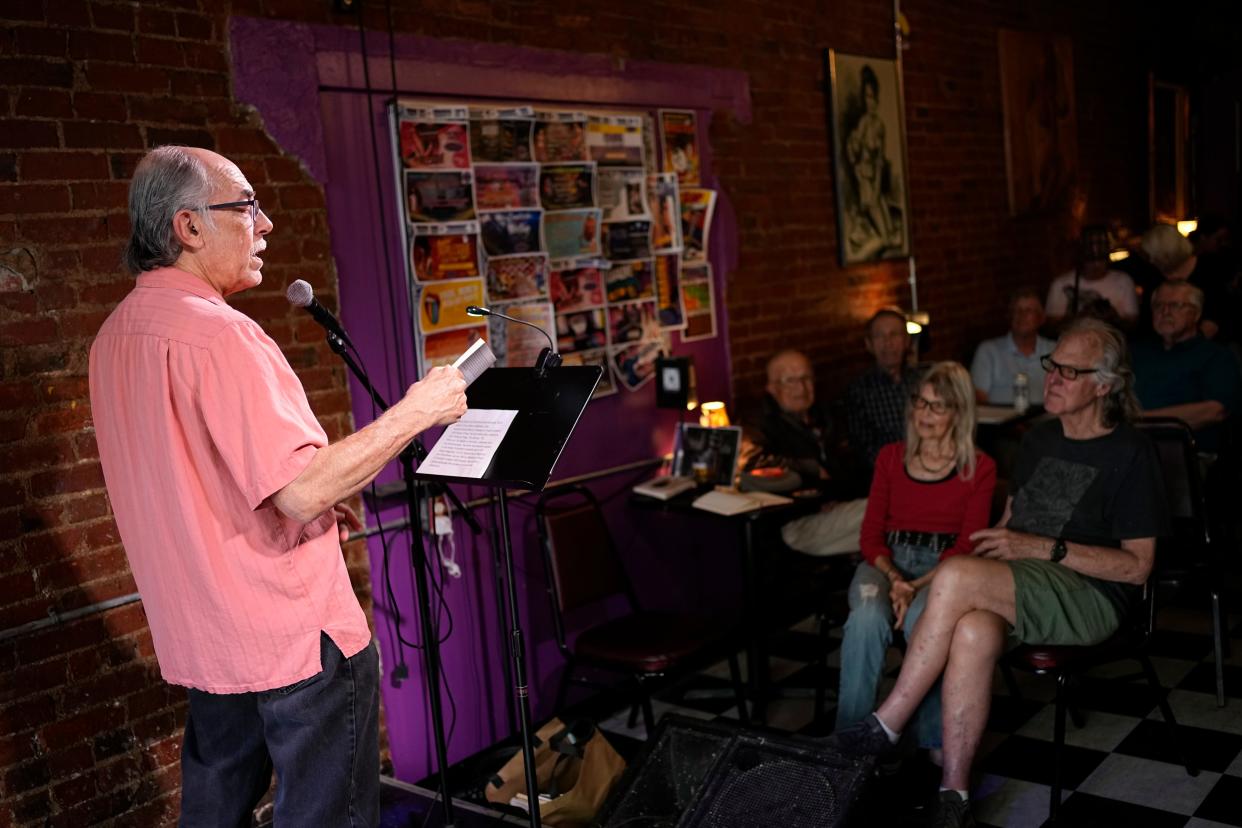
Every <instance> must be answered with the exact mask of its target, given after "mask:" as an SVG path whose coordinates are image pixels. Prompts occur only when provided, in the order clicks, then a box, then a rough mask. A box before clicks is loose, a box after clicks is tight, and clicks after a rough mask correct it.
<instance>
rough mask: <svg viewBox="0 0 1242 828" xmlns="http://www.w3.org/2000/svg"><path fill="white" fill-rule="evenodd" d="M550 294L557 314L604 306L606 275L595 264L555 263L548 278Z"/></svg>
mask: <svg viewBox="0 0 1242 828" xmlns="http://www.w3.org/2000/svg"><path fill="white" fill-rule="evenodd" d="M548 293H549V294H550V296H551V299H552V307H554V308H555V309H556V312H557V313H567V312H569V311H576V310H584V309H586V308H598V307H600V306H601V305H603V304H604V274H603V273H602V272H601V271H600V268H599V267H598V266H596V265H594V264H590V265H585V266H574V264H573V263H571V262H563V263H557V262H554V263H553V266H552V272H551V274H550V275H549V277H548Z"/></svg>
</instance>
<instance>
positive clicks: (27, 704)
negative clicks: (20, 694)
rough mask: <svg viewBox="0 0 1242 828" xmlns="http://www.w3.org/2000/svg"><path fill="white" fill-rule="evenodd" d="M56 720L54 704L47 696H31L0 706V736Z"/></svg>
mask: <svg viewBox="0 0 1242 828" xmlns="http://www.w3.org/2000/svg"><path fill="white" fill-rule="evenodd" d="M55 718H56V703H55V701H54V700H53V699H52V697H51V696H49V695H40V696H31V697H30V698H27V699H22V700H21V701H15V702H11V703H9V704H5V705H2V706H0V736H7V735H8V734H10V733H21V732H23V731H27V730H30V729H32V728H36V727H39V726H40V725H42V724H45V723H46V722H50V721H52V720H53V719H55Z"/></svg>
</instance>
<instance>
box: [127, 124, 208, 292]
mask: <svg viewBox="0 0 1242 828" xmlns="http://www.w3.org/2000/svg"><path fill="white" fill-rule="evenodd" d="M211 190H212V186H211V175H210V173H209V172H208V170H207V166H206V165H205V164H203V162H202V161H201V160H200V159H199V158H198V157H197V156H196V155H194V154H193V153H191V152H189V151H188V150H187V149H186V148H185V147H178V146H164V147H157V148H155V149H153V150H151V151H150V152H148V153H147V154H146V155H145V156H144V157H143V159H142V160H141V161H139V162H138V167H137V169H135V170H134V178H133V181H131V182H130V185H129V221H130V225H131V227H132V229H131V231H130V236H129V244H128V245H126V247H125V266H126V267H127V268H129V271H130V273H133V274H134V275H135V276H136V275H138V274H139V273H145V272H146V271H148V270H155V269H156V268H158V267H168V266H169V265H171V264H173V263H174V262H176V261H177V258H178V257H179V256H180V255H181V242H179V241H178V240H177V236H176V234H175V233H174V232H173V217H174V216H176V215H177V213H178V212H179V211H181V210H193V211H195V212H198V213H200V215H201V219H202V221H203V223H204V224H205V225H207V226H208V227H210V226H212V219H211V213H210V211H208V210H207V209H206V207H207V203H208V202H209V201H210V200H211Z"/></svg>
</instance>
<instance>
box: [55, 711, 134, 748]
mask: <svg viewBox="0 0 1242 828" xmlns="http://www.w3.org/2000/svg"><path fill="white" fill-rule="evenodd" d="M124 722H125V711H124V710H123V709H122V708H120V707H115V706H113V705H110V704H105V705H103V706H101V707H96V708H94V709H92V710H87V711H85V712H83V713H79V714H77V715H76V716H70V717H68V718H60V719H58V720H57V721H55V722H52V723H51V724H46V725H44V726H43V727H42V728H41V729H40V731H39V738H41V739H42V740H43V742H44V744H46V745H47V746H48V749H49V750H60V749H62V748H66V747H69V746H70V745H73V744H76V743H78V742H82V741H85V740H87V739H90V738H91V737H92V736H94V735H95V734H96V733H98V732H100V731H101V730H107V729H109V728H114V727H120V726H121V725H122V724H124Z"/></svg>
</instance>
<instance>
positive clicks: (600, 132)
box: [586, 115, 643, 167]
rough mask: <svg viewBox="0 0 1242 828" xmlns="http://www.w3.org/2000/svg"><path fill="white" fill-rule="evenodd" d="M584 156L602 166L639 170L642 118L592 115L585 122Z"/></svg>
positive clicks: (638, 116) (641, 150)
mask: <svg viewBox="0 0 1242 828" xmlns="http://www.w3.org/2000/svg"><path fill="white" fill-rule="evenodd" d="M586 145H587V157H588V158H590V159H591V160H592V161H594V162H595V163H597V164H599V165H600V166H601V167H642V165H643V118H642V116H641V115H592V116H590V117H589V118H588V119H587V131H586Z"/></svg>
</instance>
